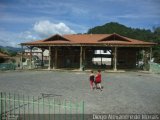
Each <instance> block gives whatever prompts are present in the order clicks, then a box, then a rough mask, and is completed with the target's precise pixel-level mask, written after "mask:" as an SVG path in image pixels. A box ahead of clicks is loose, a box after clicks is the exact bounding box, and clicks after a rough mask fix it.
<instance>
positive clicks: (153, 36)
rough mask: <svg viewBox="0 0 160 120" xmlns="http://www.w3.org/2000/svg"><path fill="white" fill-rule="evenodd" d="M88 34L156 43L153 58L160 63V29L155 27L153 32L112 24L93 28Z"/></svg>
mask: <svg viewBox="0 0 160 120" xmlns="http://www.w3.org/2000/svg"><path fill="white" fill-rule="evenodd" d="M87 33H88V34H113V33H117V34H120V35H122V36H125V37H129V38H133V39H138V40H143V41H149V42H156V43H158V46H155V47H154V48H153V57H154V58H155V62H157V63H160V45H159V44H160V27H153V31H151V30H146V29H139V28H131V27H127V26H125V25H122V24H119V23H116V22H110V23H106V24H105V25H102V26H96V27H94V28H91V29H89V30H88V32H87Z"/></svg>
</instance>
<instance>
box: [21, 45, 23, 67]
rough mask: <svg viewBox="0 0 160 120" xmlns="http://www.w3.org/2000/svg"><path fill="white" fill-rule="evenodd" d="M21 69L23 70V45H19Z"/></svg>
mask: <svg viewBox="0 0 160 120" xmlns="http://www.w3.org/2000/svg"><path fill="white" fill-rule="evenodd" d="M21 50H22V52H21V69H23V45H21Z"/></svg>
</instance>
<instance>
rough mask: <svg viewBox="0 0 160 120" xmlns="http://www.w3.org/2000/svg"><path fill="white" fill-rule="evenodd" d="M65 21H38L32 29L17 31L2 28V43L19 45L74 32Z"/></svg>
mask: <svg viewBox="0 0 160 120" xmlns="http://www.w3.org/2000/svg"><path fill="white" fill-rule="evenodd" d="M74 33H75V32H74V30H72V29H71V28H69V27H68V26H67V25H66V24H65V23H63V22H60V23H57V24H56V23H52V22H50V21H49V20H43V21H39V22H36V23H35V24H34V25H33V26H32V28H31V29H30V30H26V31H24V32H20V33H15V32H9V31H5V30H3V29H0V45H2V46H13V47H18V44H20V43H24V42H29V41H35V40H39V39H44V38H46V37H49V36H51V35H53V34H74Z"/></svg>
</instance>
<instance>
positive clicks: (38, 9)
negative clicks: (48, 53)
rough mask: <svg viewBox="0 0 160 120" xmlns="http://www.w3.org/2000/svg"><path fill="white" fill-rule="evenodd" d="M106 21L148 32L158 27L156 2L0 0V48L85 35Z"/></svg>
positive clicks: (159, 9)
mask: <svg viewBox="0 0 160 120" xmlns="http://www.w3.org/2000/svg"><path fill="white" fill-rule="evenodd" d="M109 22H118V23H120V24H123V25H126V26H128V27H132V28H141V29H151V30H152V28H153V27H156V26H160V0H0V45H1V46H14V47H18V44H20V43H23V42H28V41H34V40H39V39H44V38H47V37H49V36H52V35H54V34H76V33H86V32H87V31H88V29H90V28H93V27H95V26H100V25H104V24H106V23H109Z"/></svg>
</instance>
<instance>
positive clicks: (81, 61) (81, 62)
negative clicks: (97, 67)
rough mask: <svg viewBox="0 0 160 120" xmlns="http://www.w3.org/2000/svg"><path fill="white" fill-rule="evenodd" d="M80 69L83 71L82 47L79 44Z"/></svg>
mask: <svg viewBox="0 0 160 120" xmlns="http://www.w3.org/2000/svg"><path fill="white" fill-rule="evenodd" d="M79 70H80V71H83V47H82V46H80V68H79Z"/></svg>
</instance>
